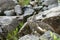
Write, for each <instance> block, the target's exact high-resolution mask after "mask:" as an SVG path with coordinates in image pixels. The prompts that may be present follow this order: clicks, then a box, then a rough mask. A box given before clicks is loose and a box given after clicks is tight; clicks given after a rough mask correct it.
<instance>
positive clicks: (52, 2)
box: [41, 0, 58, 9]
mask: <svg viewBox="0 0 60 40" xmlns="http://www.w3.org/2000/svg"><path fill="white" fill-rule="evenodd" d="M41 2H42V5H45V6H48V7H47V8H48V9H51V8H53V7H57V6H58V1H57V0H41Z"/></svg>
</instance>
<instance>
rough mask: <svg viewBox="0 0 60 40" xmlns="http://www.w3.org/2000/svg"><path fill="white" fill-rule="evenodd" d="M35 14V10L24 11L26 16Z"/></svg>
mask: <svg viewBox="0 0 60 40" xmlns="http://www.w3.org/2000/svg"><path fill="white" fill-rule="evenodd" d="M33 12H34V10H33V9H32V8H29V7H27V8H25V11H24V16H28V15H32V14H33Z"/></svg>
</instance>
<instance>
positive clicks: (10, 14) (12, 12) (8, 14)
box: [4, 9, 14, 16]
mask: <svg viewBox="0 0 60 40" xmlns="http://www.w3.org/2000/svg"><path fill="white" fill-rule="evenodd" d="M4 14H5V15H6V16H13V15H14V9H12V10H6V11H4Z"/></svg>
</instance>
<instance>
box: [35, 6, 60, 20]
mask: <svg viewBox="0 0 60 40" xmlns="http://www.w3.org/2000/svg"><path fill="white" fill-rule="evenodd" d="M44 15H45V16H44ZM54 16H60V6H58V7H54V8H52V9H50V10H46V11H44V12H39V14H37V15H36V17H35V18H36V20H40V19H45V18H49V17H54Z"/></svg>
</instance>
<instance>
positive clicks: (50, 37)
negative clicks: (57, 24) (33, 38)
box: [40, 31, 60, 40]
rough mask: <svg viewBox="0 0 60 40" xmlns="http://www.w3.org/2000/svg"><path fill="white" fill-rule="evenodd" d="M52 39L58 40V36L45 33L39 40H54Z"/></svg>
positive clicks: (49, 32) (52, 33)
mask: <svg viewBox="0 0 60 40" xmlns="http://www.w3.org/2000/svg"><path fill="white" fill-rule="evenodd" d="M54 37H57V39H58V38H60V35H58V34H56V33H54V32H51V31H47V32H45V33H44V34H43V35H42V36H40V40H54Z"/></svg>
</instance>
